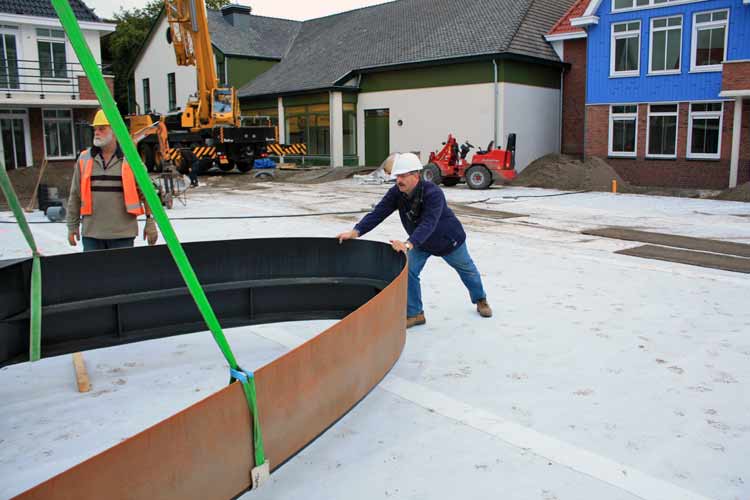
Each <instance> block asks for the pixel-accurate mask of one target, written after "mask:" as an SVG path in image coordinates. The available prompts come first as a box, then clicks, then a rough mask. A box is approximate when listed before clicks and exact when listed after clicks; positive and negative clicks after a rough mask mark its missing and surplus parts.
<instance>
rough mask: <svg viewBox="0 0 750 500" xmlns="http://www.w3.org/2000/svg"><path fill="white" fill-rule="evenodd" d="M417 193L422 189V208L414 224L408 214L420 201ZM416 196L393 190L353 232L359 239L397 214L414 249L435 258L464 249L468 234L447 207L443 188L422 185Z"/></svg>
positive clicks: (430, 183)
mask: <svg viewBox="0 0 750 500" xmlns="http://www.w3.org/2000/svg"><path fill="white" fill-rule="evenodd" d="M418 189H422V208H421V211H420V212H419V216H418V217H417V218H416V220H415V221H414V223H412V222H411V221H410V220H409V218H408V216H407V214H408V213H409V211H410V210H411V209H412V205H413V204H414V203H415V200H417V198H418V196H416V195H414V193H416V192H417V190H418ZM414 193H413V194H412V196H411V197H408V196H406V195H405V194H403V193H402V192H401V191H399V190H398V186H393V187H392V188H391V189H389V190H388V192H387V193H386V194H385V196H384V197H383V199H382V200H380V203H378V204H377V205H376V206H375V208H374V209H373V210H372V212H370V213H369V214H367V215H365V217H364V218H363V219H362V220H361V221H360V222H359V224H357V225H356V226H354V229H356V230H357V231H359V234H360V235H364V234H366V233H368V232H370V231H372V230H373V229H374V228H375V227H376V226H377V225H378V224H380V223H381V222H383V221H384V220H385V219H386V218H387V217H388V216H389V215H391V214H392V213H393V212H395V211H396V210H398V213H399V216H400V217H401V223H402V224H403V226H404V229H406V232H407V233H408V234H409V241H410V242H411V243H412V244H413V245H414V246H415V247H419V248H420V249H422V250H424V251H425V252H428V253H430V254H432V255H438V256H442V255H448V254H449V253H451V252H452V251H453V250H455V249H456V248H458V247H459V246H461V245H462V244H463V242H464V241H466V233H465V232H464V228H463V226H461V222H459V220H458V219H457V218H456V216H455V214H454V213H453V211H452V210H451V209H450V208H449V207H448V204H447V203H446V201H445V195H444V194H443V191H442V190H441V189H440V187H438V186H436V185H435V184H433V183H432V182H424V181H419V186H418V187H417V188H415V190H414Z"/></svg>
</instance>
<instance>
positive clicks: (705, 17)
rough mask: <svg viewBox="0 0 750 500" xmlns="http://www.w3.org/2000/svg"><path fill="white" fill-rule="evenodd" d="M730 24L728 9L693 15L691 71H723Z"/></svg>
mask: <svg viewBox="0 0 750 500" xmlns="http://www.w3.org/2000/svg"><path fill="white" fill-rule="evenodd" d="M728 25H729V11H728V10H716V11H713V12H699V13H696V14H694V15H693V44H692V49H691V55H690V57H691V65H690V69H691V71H721V63H723V62H724V60H725V59H726V57H727V32H728V31H729V30H728V29H727V28H728Z"/></svg>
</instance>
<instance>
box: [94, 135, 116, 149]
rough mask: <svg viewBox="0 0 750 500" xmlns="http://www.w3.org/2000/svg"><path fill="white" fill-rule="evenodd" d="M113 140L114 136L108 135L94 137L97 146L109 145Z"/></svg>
mask: <svg viewBox="0 0 750 500" xmlns="http://www.w3.org/2000/svg"><path fill="white" fill-rule="evenodd" d="M111 142H112V136H111V135H110V136H107V137H94V146H96V147H97V148H101V147H103V146H108V145H109V143H111Z"/></svg>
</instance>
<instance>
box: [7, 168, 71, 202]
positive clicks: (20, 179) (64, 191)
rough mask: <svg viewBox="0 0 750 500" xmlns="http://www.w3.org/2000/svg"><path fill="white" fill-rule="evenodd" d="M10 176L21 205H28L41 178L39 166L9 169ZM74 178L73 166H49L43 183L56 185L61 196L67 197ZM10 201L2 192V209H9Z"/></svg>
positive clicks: (45, 171)
mask: <svg viewBox="0 0 750 500" xmlns="http://www.w3.org/2000/svg"><path fill="white" fill-rule="evenodd" d="M8 177H10V182H11V184H13V189H14V190H15V191H16V196H18V199H19V200H20V202H21V205H22V206H24V207H26V205H27V204H28V203H29V200H30V199H31V194H32V193H33V192H34V187H35V186H36V182H37V180H38V179H39V167H23V168H14V169H11V170H8ZM72 178H73V168H72V167H61V166H48V167H47V168H46V169H45V170H44V177H42V183H43V184H46V185H48V186H51V187H56V188H57V190H58V194H59V195H60V197H61V198H63V199H65V198H67V196H68V193H69V192H70V182H71V180H72ZM8 208H9V207H8V202H7V200H6V199H5V195H3V194H2V192H0V210H8Z"/></svg>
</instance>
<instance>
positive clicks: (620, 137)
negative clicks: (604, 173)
mask: <svg viewBox="0 0 750 500" xmlns="http://www.w3.org/2000/svg"><path fill="white" fill-rule="evenodd" d="M637 145H638V105H636V104H629V105H622V106H611V107H610V108H609V152H608V153H609V156H625V157H635V155H636V151H637Z"/></svg>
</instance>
